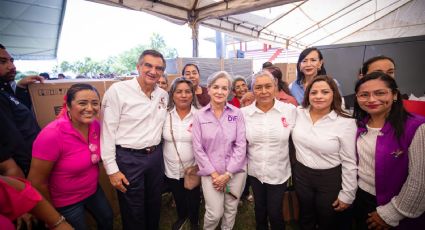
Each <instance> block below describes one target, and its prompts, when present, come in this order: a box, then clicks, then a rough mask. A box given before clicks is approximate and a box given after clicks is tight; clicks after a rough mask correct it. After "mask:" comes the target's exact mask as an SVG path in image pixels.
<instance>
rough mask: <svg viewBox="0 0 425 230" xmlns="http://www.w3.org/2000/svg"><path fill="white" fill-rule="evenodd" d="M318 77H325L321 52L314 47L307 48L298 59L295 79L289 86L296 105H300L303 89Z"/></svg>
mask: <svg viewBox="0 0 425 230" xmlns="http://www.w3.org/2000/svg"><path fill="white" fill-rule="evenodd" d="M318 75H326V69H325V65H324V62H323V55H322V52H320V50H318V49H317V48H315V47H310V48H307V49H305V50H303V51H302V52H301V54H300V56H299V57H298V62H297V79H296V80H295V81H293V82H292V83H291V84H290V85H289V89H290V91H291V94H292V96H293V97H295V99H296V100H297V103H298V104H300V105H301V104H302V102H303V99H304V91H305V89H306V88H307V86H308V84H310V82H311V81H312V80H313V78H315V77H316V76H318Z"/></svg>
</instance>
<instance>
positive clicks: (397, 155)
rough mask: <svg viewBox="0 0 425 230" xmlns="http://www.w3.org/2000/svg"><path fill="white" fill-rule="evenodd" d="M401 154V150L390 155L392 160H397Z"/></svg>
mask: <svg viewBox="0 0 425 230" xmlns="http://www.w3.org/2000/svg"><path fill="white" fill-rule="evenodd" d="M401 154H403V151H402V150H401V149H397V150H396V151H395V152H392V153H391V155H393V157H394V158H398V157H399V156H400V155H401Z"/></svg>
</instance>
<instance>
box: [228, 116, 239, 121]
mask: <svg viewBox="0 0 425 230" xmlns="http://www.w3.org/2000/svg"><path fill="white" fill-rule="evenodd" d="M237 119H238V116H232V115H227V120H228V121H230V122H233V121H236V120H237Z"/></svg>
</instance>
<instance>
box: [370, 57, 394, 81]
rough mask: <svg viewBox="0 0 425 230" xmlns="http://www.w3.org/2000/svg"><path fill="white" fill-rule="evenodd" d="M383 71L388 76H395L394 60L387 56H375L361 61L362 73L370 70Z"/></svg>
mask: <svg viewBox="0 0 425 230" xmlns="http://www.w3.org/2000/svg"><path fill="white" fill-rule="evenodd" d="M376 71H377V72H383V73H385V74H387V75H388V76H390V77H392V78H395V62H394V60H393V59H392V58H390V57H387V56H383V55H381V56H375V57H372V58H369V59H368V60H367V61H365V62H364V63H363V66H362V75H363V76H364V75H366V74H369V73H372V72H376Z"/></svg>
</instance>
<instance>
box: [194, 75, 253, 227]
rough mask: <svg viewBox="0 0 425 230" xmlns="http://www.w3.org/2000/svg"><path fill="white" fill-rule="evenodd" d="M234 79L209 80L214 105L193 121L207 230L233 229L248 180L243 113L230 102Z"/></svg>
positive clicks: (218, 77)
mask: <svg viewBox="0 0 425 230" xmlns="http://www.w3.org/2000/svg"><path fill="white" fill-rule="evenodd" d="M231 87H232V79H231V77H230V75H229V74H228V73H227V72H224V71H220V72H217V73H214V74H213V75H211V76H210V77H209V78H208V94H209V95H210V97H211V101H210V103H209V104H207V105H206V106H205V107H203V108H202V109H200V110H199V111H198V112H197V113H196V114H195V116H194V117H193V126H192V134H193V136H192V138H193V140H192V141H193V151H194V154H195V159H196V163H197V164H198V166H199V172H198V175H200V176H201V183H202V190H203V193H204V198H205V216H204V227H203V229H205V230H213V229H216V227H217V225H218V224H219V222H220V219H221V229H232V228H233V225H234V223H235V218H236V213H237V208H238V203H239V198H240V195H241V193H242V190H243V188H244V186H245V180H246V139H245V123H244V118H243V115H242V112H241V111H240V110H239V109H238V108H236V107H234V106H233V105H230V104H228V103H226V102H227V97H228V96H229V93H230V89H231Z"/></svg>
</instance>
